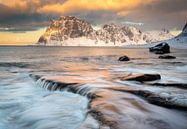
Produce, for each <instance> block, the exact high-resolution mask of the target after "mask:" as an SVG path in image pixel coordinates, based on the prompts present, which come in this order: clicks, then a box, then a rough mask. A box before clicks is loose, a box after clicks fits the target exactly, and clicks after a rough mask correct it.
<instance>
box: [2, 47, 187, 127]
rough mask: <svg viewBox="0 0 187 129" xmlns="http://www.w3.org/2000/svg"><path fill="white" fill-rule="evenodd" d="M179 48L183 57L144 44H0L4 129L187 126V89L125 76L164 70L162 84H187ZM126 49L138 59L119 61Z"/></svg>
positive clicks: (186, 70)
mask: <svg viewBox="0 0 187 129" xmlns="http://www.w3.org/2000/svg"><path fill="white" fill-rule="evenodd" d="M171 51H172V53H171V54H170V55H174V56H176V57H177V58H176V59H173V60H163V59H158V55H155V54H153V53H149V51H148V49H144V48H141V49H135V48H133V49H130V48H129V49H125V48H96V47H93V48H90V47H0V129H110V128H111V129H187V109H186V107H187V88H185V87H180V86H170V87H164V86H152V85H149V84H142V83H138V82H133V81H131V82H130V81H121V80H120V79H118V77H119V76H124V75H128V74H137V73H157V74H160V75H161V77H162V79H161V80H158V81H156V83H184V84H187V79H186V78H187V52H186V50H182V49H172V50H171ZM123 55H127V56H129V57H130V58H131V60H130V61H129V62H119V61H118V58H119V57H120V56H123ZM127 89H130V90H141V91H149V92H151V93H154V94H156V95H159V96H161V97H166V98H167V99H168V100H169V102H170V101H171V103H170V106H169V107H167V106H165V105H164V106H163V105H159V104H157V103H150V101H149V100H147V99H146V97H145V96H144V97H142V96H139V95H136V94H132V93H129V92H128V90H127ZM93 96H96V97H93ZM157 99H159V98H157ZM172 104H173V105H174V106H173V107H172ZM175 105H177V106H179V107H183V108H182V109H181V108H178V107H175Z"/></svg>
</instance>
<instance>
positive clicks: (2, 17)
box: [0, 0, 187, 45]
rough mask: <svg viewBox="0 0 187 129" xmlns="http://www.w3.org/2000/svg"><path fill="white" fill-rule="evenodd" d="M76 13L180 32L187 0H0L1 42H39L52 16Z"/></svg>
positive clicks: (96, 21)
mask: <svg viewBox="0 0 187 129" xmlns="http://www.w3.org/2000/svg"><path fill="white" fill-rule="evenodd" d="M67 15H70V16H76V17H78V18H82V19H85V20H86V21H88V22H90V23H91V24H92V25H93V26H95V27H100V26H102V25H103V24H105V23H116V24H120V25H129V26H130V25H132V26H136V27H138V28H139V29H141V30H142V31H149V30H161V29H164V28H165V29H168V30H170V31H171V32H172V33H173V34H177V33H178V32H180V30H181V29H182V28H183V26H184V25H185V23H186V22H187V0H0V45H25V44H33V43H36V42H37V40H38V39H39V37H40V36H41V35H42V34H43V33H44V32H45V29H46V27H47V26H48V25H49V22H50V20H51V19H59V17H60V16H67Z"/></svg>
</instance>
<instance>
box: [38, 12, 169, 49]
mask: <svg viewBox="0 0 187 129" xmlns="http://www.w3.org/2000/svg"><path fill="white" fill-rule="evenodd" d="M160 35H162V36H160ZM157 36H160V37H161V38H159V40H167V39H169V38H172V37H173V36H172V35H171V34H170V33H169V31H161V32H158V34H157ZM159 40H157V37H155V36H154V35H152V36H151V34H150V33H145V32H142V31H141V30H139V29H138V28H136V27H133V26H119V25H116V24H114V23H111V24H105V25H104V26H103V27H102V28H101V29H98V30H94V29H93V27H92V25H91V24H90V23H88V22H87V21H85V20H82V19H78V18H76V17H73V16H62V17H60V19H59V20H51V23H50V26H49V27H48V28H47V29H46V31H45V33H44V34H43V35H42V36H41V37H40V38H39V40H38V43H37V45H47V46H48V45H49V46H125V45H135V44H138V45H139V44H147V43H149V42H157V41H159Z"/></svg>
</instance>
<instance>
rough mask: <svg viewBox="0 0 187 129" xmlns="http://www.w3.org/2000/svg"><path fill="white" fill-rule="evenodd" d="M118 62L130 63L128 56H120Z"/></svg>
mask: <svg viewBox="0 0 187 129" xmlns="http://www.w3.org/2000/svg"><path fill="white" fill-rule="evenodd" d="M118 61H130V59H129V57H128V56H121V57H120V58H119V59H118Z"/></svg>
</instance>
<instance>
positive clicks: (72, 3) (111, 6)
mask: <svg viewBox="0 0 187 129" xmlns="http://www.w3.org/2000/svg"><path fill="white" fill-rule="evenodd" d="M144 1H145V2H146V1H150V0H144ZM141 4H142V0H124V1H123V2H122V1H121V0H102V1H101V0H79V1H78V0H68V1H65V2H64V3H55V4H49V5H45V6H43V7H41V8H39V10H38V11H39V12H42V13H58V14H64V13H71V12H74V11H98V10H108V11H120V10H123V11H125V10H129V9H133V8H136V7H137V6H139V5H141Z"/></svg>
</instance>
